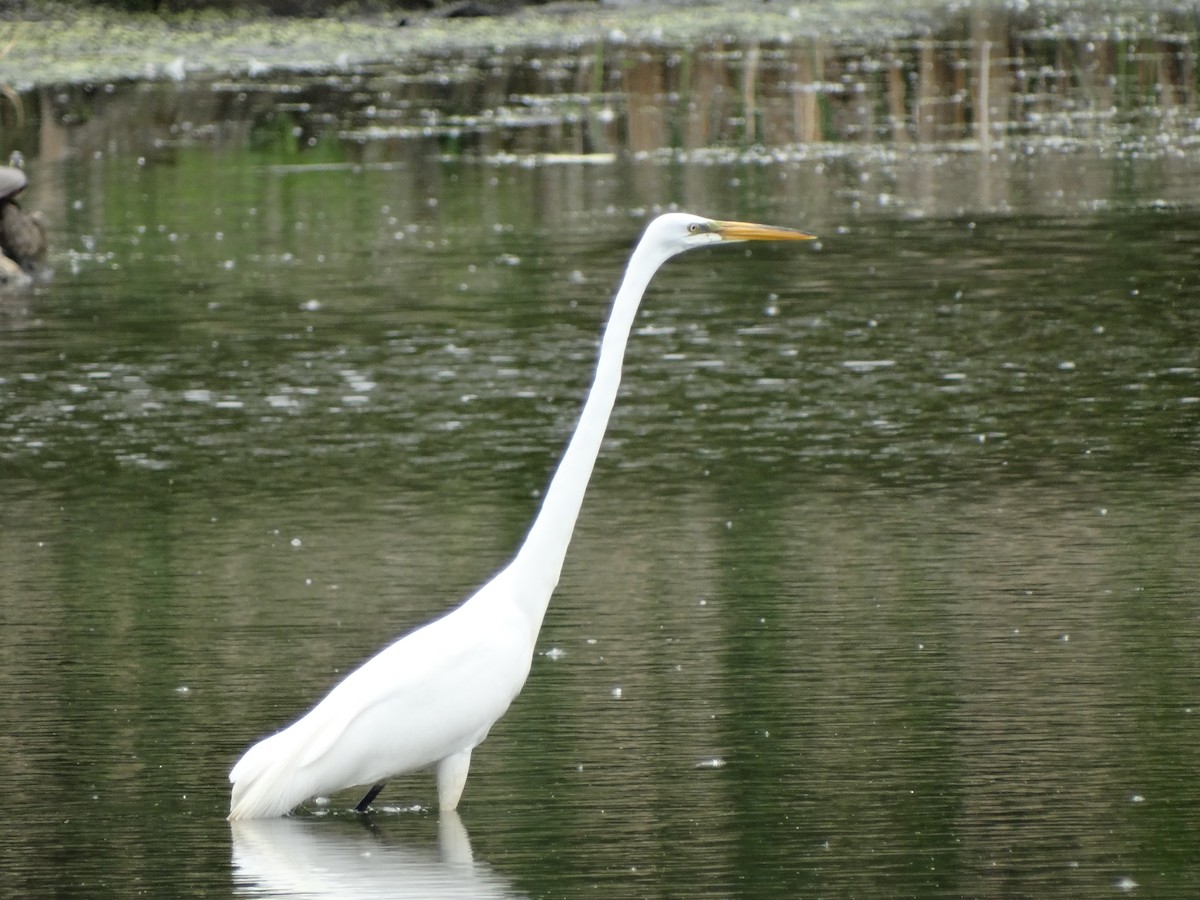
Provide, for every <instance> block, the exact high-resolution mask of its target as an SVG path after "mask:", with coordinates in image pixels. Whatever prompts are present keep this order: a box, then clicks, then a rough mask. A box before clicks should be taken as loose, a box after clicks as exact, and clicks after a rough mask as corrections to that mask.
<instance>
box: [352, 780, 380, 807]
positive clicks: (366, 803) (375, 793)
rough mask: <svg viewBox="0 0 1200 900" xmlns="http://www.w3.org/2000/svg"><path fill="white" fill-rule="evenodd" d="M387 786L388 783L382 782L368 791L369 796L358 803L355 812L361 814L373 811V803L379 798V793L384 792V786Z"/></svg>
mask: <svg viewBox="0 0 1200 900" xmlns="http://www.w3.org/2000/svg"><path fill="white" fill-rule="evenodd" d="M385 784H387V782H386V781H381V782H379V784H377V785H375V786H374V787H373V788H371V789H370V790H369V791H367V795H366V796H365V797H363V798H362V799H361V800H359V801H358V806H356V807H354V811H355V812H360V813H365V812H367V811H369V810H370V809H371V801H372V800H374V799H375V798H376V797H378V796H379V792H380V791H382V790H383V786H384V785H385Z"/></svg>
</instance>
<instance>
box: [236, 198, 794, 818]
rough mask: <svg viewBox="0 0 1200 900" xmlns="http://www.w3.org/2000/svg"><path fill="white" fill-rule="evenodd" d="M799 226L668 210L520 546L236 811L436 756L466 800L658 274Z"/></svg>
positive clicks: (557, 562) (391, 653)
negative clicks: (478, 754) (673, 264)
mask: <svg viewBox="0 0 1200 900" xmlns="http://www.w3.org/2000/svg"><path fill="white" fill-rule="evenodd" d="M812 237H813V235H811V234H806V233H805V232H803V231H795V230H792V229H789V228H775V227H771V226H767V225H754V224H751V223H748V222H722V221H714V220H712V219H704V218H701V217H699V216H692V215H687V214H685V213H668V214H667V215H663V216H660V217H659V218H657V219H655V220H654V221H653V222H651V223H650V225H649V227H648V228H647V229H646V232H645V234H644V235H643V236H642V239H641V241H640V242H639V243H638V245H637V247H636V248H634V251H633V255H632V256H631V257H630V259H629V265H628V267H627V268H626V270H625V278H624V280H623V281H622V282H621V286H620V288H619V289H618V290H617V295H616V298H615V299H614V301H613V306H612V312H611V313H610V315H609V319H608V325H607V327H606V328H605V332H604V339H603V341H602V342H601V345H600V355H599V358H598V360H597V363H596V375H595V379H594V380H593V382H592V386H591V389H590V390H589V391H588V395H587V400H586V401H585V402H584V405H583V411H582V412H581V413H580V416H579V422H578V424H577V425H576V426H575V433H574V434H573V435H572V436H571V440H570V441H569V442H568V444H567V449H566V451H565V452H564V453H563V457H562V460H561V461H560V462H559V465H558V469H557V471H556V472H555V473H554V477H553V478H552V479H551V481H550V486H549V487H548V488H547V489H546V495H545V498H544V499H543V500H542V508H541V510H540V511H539V512H538V515H537V518H536V519H534V521H533V525H532V526H531V527H530V529H529V533H528V535H526V537H525V542H524V543H523V544H522V545H521V549H520V550H518V551H517V555H516V556H515V557H514V558H513V560H512V562H510V563H509V564H508V565H507V566H506V567H505V568H503V569H502V570H501V571H500V572H499V573H498V574H497V575H496V576H495V577H494V578H493V579H492V580H491V581H489V582H488V583H487V584H485V585H484V586H483V587H481V588H480V589H479V590H478V591H477V592H476V593H475V594H474V595H472V596H471V597H470V598H468V599H467V600H466V601H465V602H464V603H463V604H462V605H461V606H459V607H457V608H456V609H454V610H452V611H451V612H449V613H447V614H446V615H444V616H442V617H441V618H439V619H435V620H434V621H432V622H430V623H429V624H427V625H424V626H422V627H420V628H418V629H417V630H416V631H413V632H411V633H409V634H407V635H405V636H404V637H402V638H400V639H399V640H397V641H396V642H395V643H393V644H391V645H389V646H387V647H385V648H384V649H383V650H381V651H380V652H379V653H377V654H376V655H375V656H373V657H371V658H370V659H369V660H367V661H366V662H365V663H363V664H362V666H360V667H359V668H358V669H356V670H354V671H353V672H351V673H350V674H349V675H347V676H346V677H345V678H344V679H343V680H342V681H341V683H340V684H338V685H337V686H336V687H334V689H333V690H331V691H330V692H329V694H328V695H327V696H326V697H325V699H324V700H322V701H321V702H320V703H318V704H317V705H316V706H315V707H313V709H312V710H311V711H310V712H309V713H307V714H306V715H305V716H303V717H302V718H301V719H299V720H298V721H297V722H295V723H294V724H292V725H290V726H288V727H287V728H285V729H284V730H283V731H281V732H279V733H278V734H274V735H272V736H270V737H268V738H264V739H263V740H261V741H259V742H258V743H257V744H255V745H254V746H253V747H251V748H250V749H249V750H248V751H246V754H245V755H244V756H243V757H242V758H241V759H240V760H239V761H238V763H237V765H235V766H234V767H233V771H231V772H230V773H229V780H230V781H231V782H232V783H233V798H232V801H231V803H230V811H229V818H230V819H253V818H265V817H268V816H281V815H284V814H285V813H287V812H288V811H289V810H291V809H292V807H294V806H296V805H297V804H299V803H301V802H303V801H304V800H307V799H309V798H311V797H314V796H317V795H322V794H328V793H332V792H333V791H337V790H341V789H342V788H350V787H357V786H363V787H367V788H369V790H368V791H367V794H366V796H365V797H363V799H362V802H360V803H359V805H358V807H357V808H358V809H359V810H360V811H366V810H367V808H368V806H369V804H370V803H371V801H372V800H374V799H375V797H376V795H377V794H378V793H379V791H380V790H382V789H383V786H384V783H385V782H386V781H387V780H388V779H389V778H392V777H393V776H395V775H399V774H401V773H403V772H411V771H415V770H418V769H424V768H426V767H429V766H433V767H434V768H435V770H436V773H437V789H438V805H439V807H440V808H441V809H443V810H451V809H454V808H455V807H456V806H457V805H458V800H459V797H461V796H462V791H463V786H464V784H465V783H466V780H467V769H468V767H469V766H470V763H471V751H472V750H474V749H475V747H476V746H478V745H479V743H480V742H481V741H482V740H483V739H484V738H485V737H487V733H488V730H489V729H490V728H491V727H492V725H493V723H495V721H496V720H497V719H499V718H500V717H501V716H502V715H504V712H505V710H507V709H508V706H509V704H510V703H512V701H513V698H515V697H516V696H517V694H518V693H519V692H520V690H521V686H522V685H524V683H525V678H526V676H528V675H529V668H530V665H531V664H532V661H533V651H534V645H535V643H536V641H537V636H538V631H539V630H540V629H541V627H542V617H543V616H544V615H545V613H546V607H547V605H548V604H549V602H550V595H551V593H553V591H554V588H555V586H556V585H557V584H558V576H559V573H560V572H561V570H562V564H563V559H564V558H565V557H566V555H567V545H568V544H569V543H570V541H571V532H572V531H573V530H574V528H575V519H576V517H577V516H578V515H579V508H580V506H581V505H582V504H583V495H584V492H585V491H586V490H587V484H588V479H589V478H590V477H591V474H592V466H593V464H594V463H595V461H596V455H597V454H598V453H599V452H600V443H601V441H602V440H603V438H604V430H605V428H606V427H607V426H608V418H609V414H610V413H611V412H612V408H613V403H614V402H615V401H616V398H617V388H618V386H619V384H620V381H621V364H622V361H623V359H624V357H625V345H626V343H627V341H628V340H629V332H630V329H631V328H632V327H633V322H634V317H635V316H636V314H637V310H638V305H639V304H640V303H641V300H642V294H643V293H644V292H645V290H646V285H647V284H648V283H649V282H650V278H651V276H653V275H654V273H655V272H656V271H657V270H658V267H659V266H661V265H662V264H663V263H664V262H666V261H667V260H668V259H670V258H671V257H672V256H674V255H675V254H677V253H682V252H683V251H684V250H690V249H692V248H693V247H706V246H709V245H711V244H728V243H736V242H740V241H771V240H779V241H804V240H810V239H812Z"/></svg>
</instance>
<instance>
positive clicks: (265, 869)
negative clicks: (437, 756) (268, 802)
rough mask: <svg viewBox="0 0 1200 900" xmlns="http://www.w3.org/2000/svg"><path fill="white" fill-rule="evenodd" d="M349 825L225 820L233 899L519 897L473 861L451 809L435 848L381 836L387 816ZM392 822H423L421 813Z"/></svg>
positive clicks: (439, 826)
mask: <svg viewBox="0 0 1200 900" xmlns="http://www.w3.org/2000/svg"><path fill="white" fill-rule="evenodd" d="M356 818H359V819H360V822H355V823H353V824H352V827H340V826H342V825H343V824H350V823H343V822H340V821H337V820H336V819H333V818H330V817H323V818H321V819H300V818H283V819H264V820H255V821H238V822H233V823H231V833H232V836H233V866H234V887H235V891H236V892H237V894H238V895H241V896H253V897H261V896H264V895H265V896H290V895H303V896H305V897H348V896H353V897H388V898H403V897H420V898H426V900H438V898H453V897H471V898H494V897H520V896H523V895H522V894H520V893H518V892H517V891H516V890H515V889H514V888H513V887H512V886H511V885H510V884H509V883H508V882H507V881H506V880H505V879H504V878H503V877H501V876H500V875H499V874H497V873H496V872H494V871H493V870H492V869H491V868H490V867H489V866H487V865H486V864H484V863H479V862H476V861H475V858H474V854H473V853H472V852H471V842H470V838H469V837H468V835H467V829H466V827H465V826H464V825H463V823H462V819H460V818H459V816H458V814H457V813H455V812H443V813H441V814H439V815H438V819H437V844H436V846H427V845H426V844H425V843H423V842H422V841H420V840H414V839H412V838H408V837H405V838H399V837H394V836H391V835H389V834H388V832H389V831H390V830H391V828H390V826H391V824H392V822H390V821H389V819H388V818H387V817H380V816H374V817H372V818H369V819H368V818H366V817H357V816H356ZM402 819H403V821H401V820H400V818H399V817H398V818H397V821H396V822H395V825H396V826H397V827H396V830H397V831H398V830H399V827H400V826H401V825H402V824H405V825H407V824H410V823H414V822H415V823H419V824H420V825H421V826H426V825H428V824H429V819H428V817H426V816H419V817H417V816H413V817H409V816H404V817H402Z"/></svg>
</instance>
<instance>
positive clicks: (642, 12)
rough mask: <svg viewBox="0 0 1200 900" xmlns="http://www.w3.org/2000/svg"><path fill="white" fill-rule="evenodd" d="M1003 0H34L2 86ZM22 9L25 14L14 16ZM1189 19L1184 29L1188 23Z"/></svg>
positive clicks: (11, 40)
mask: <svg viewBox="0 0 1200 900" xmlns="http://www.w3.org/2000/svg"><path fill="white" fill-rule="evenodd" d="M992 6H1003V7H1004V8H1006V9H1010V10H1011V6H1012V5H1011V4H1006V3H1003V0H995V3H989V2H977V3H969V2H947V0H825V2H818V3H812V2H795V3H788V2H773V3H766V4H764V3H762V2H753V3H752V2H741V0H735V2H723V3H720V4H713V5H704V6H696V5H689V6H687V7H686V8H684V7H681V6H679V5H675V6H672V5H670V4H667V5H656V4H652V3H651V4H643V5H637V6H636V7H635V6H631V5H625V6H621V7H610V6H598V5H595V4H587V3H567V4H554V5H551V6H547V7H539V8H536V9H528V10H525V11H523V12H519V13H515V14H513V15H508V16H502V17H494V18H479V19H445V18H439V17H435V16H424V17H422V16H419V15H418V16H415V17H414V16H410V17H408V18H407V19H406V20H405V24H403V25H400V24H397V20H398V16H397V15H396V14H389V15H388V16H376V17H365V16H358V17H351V18H345V19H335V18H324V19H287V18H272V17H262V16H257V17H255V16H231V15H228V14H223V13H192V14H183V15H175V16H166V17H164V16H158V15H148V14H144V15H133V14H127V13H121V12H118V11H114V10H110V9H96V8H87V9H83V8H80V7H76V6H72V5H68V4H55V3H45V4H36V3H31V4H28V5H26V7H25V9H24V10H23V11H22V12H21V13H20V14H19V17H14V18H9V19H6V20H4V21H0V51H3V56H2V57H0V83H2V84H6V85H9V86H11V87H12V88H15V89H17V90H29V89H32V88H34V87H37V86H40V85H48V84H62V83H75V84H78V83H86V82H97V83H102V82H106V81H112V80H120V79H130V78H159V77H187V76H188V75H192V74H199V73H205V72H208V73H213V72H216V73H231V74H237V73H246V72H264V71H271V70H280V71H299V70H314V69H327V68H331V67H335V66H353V65H356V64H361V63H368V62H378V61H386V60H388V59H394V58H397V57H402V56H405V55H411V54H421V53H438V52H455V51H459V52H465V51H473V50H492V49H496V50H499V49H513V48H515V47H520V46H527V47H531V48H564V47H565V48H570V47H572V46H580V45H592V44H595V43H597V42H604V41H608V42H621V43H643V42H645V43H654V44H659V43H662V44H679V45H687V44H693V43H697V42H711V41H716V40H723V39H730V40H741V41H745V40H790V41H802V40H827V41H831V42H834V43H838V44H846V43H853V42H861V43H864V44H876V45H877V44H878V43H880V42H884V41H888V40H897V39H903V38H906V37H921V36H926V35H932V34H936V33H937V32H938V31H939V30H940V29H941V28H943V27H945V26H947V25H948V24H951V23H952V22H953V21H956V20H960V19H961V18H962V17H966V16H975V17H978V16H986V15H987V13H988V10H989V8H991V7H992ZM10 15H15V14H10ZM1198 16H1200V0H1184V2H1167V0H1143V2H1139V3H1123V2H1115V0H1074V2H1063V0H1059V2H1053V0H1035V2H1032V3H1030V4H1027V5H1024V4H1023V5H1022V6H1021V7H1020V14H1019V21H1020V22H1021V26H1022V27H1023V28H1027V29H1029V30H1031V31H1040V32H1045V33H1046V34H1047V36H1054V35H1055V34H1058V35H1062V36H1073V37H1079V36H1081V35H1084V34H1088V35H1095V36H1113V35H1115V34H1121V35H1125V36H1130V37H1132V36H1136V35H1146V34H1147V33H1155V32H1156V31H1157V30H1159V29H1162V28H1164V27H1168V26H1167V23H1168V21H1169V23H1170V25H1169V28H1170V30H1171V31H1172V32H1173V33H1178V32H1180V31H1181V30H1182V31H1184V32H1191V33H1194V32H1195V23H1196V20H1197V17H1198ZM1181 25H1182V28H1181Z"/></svg>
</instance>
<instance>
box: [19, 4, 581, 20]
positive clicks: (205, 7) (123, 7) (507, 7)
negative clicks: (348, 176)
mask: <svg viewBox="0 0 1200 900" xmlns="http://www.w3.org/2000/svg"><path fill="white" fill-rule="evenodd" d="M547 2H548V0H64V2H61V3H59V2H55V3H45V2H29V0H0V16H4V17H14V16H24V17H29V16H37V15H38V13H39V12H43V11H52V10H53V9H55V8H62V7H64V6H65V7H74V8H89V9H90V8H94V7H108V8H110V9H113V10H119V11H122V12H130V13H188V12H204V11H212V12H219V13H230V14H246V13H250V14H254V13H260V14H273V15H280V16H306V17H318V16H335V17H336V16H345V15H367V14H386V13H390V12H400V13H403V12H414V13H428V14H431V15H440V16H446V17H456V16H487V15H503V14H504V13H508V12H514V11H516V10H518V9H521V8H524V7H529V6H543V5H546V3H547ZM571 5H573V6H594V5H596V3H595V0H578V2H574V0H573V2H572V3H571Z"/></svg>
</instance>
